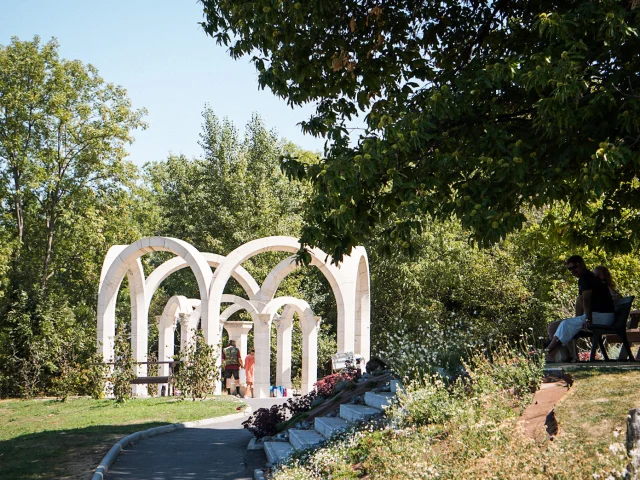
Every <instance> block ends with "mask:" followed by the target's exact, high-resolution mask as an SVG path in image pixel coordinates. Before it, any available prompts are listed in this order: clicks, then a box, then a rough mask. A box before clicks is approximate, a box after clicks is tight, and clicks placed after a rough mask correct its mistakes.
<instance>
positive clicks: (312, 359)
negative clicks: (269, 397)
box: [254, 296, 320, 395]
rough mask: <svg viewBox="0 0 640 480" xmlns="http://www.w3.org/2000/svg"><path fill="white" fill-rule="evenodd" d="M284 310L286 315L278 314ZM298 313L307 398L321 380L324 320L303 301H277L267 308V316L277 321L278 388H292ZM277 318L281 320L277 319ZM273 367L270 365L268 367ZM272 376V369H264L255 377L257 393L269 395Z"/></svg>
mask: <svg viewBox="0 0 640 480" xmlns="http://www.w3.org/2000/svg"><path fill="white" fill-rule="evenodd" d="M282 307H285V308H284V310H283V311H282V315H280V316H279V317H277V312H278V310H280V309H281V308H282ZM295 313H297V314H298V317H299V318H300V328H301V330H302V394H303V395H304V394H307V393H309V392H310V391H311V389H312V388H313V385H314V384H315V383H316V381H317V379H318V327H319V325H320V317H316V316H314V315H313V311H312V310H311V307H310V306H309V304H308V303H307V302H306V301H304V300H301V299H299V298H294V297H288V296H283V297H276V298H274V299H273V300H271V301H270V302H269V303H268V304H267V305H266V307H265V315H269V316H270V317H271V318H273V324H274V325H275V327H276V338H277V345H278V348H277V358H276V384H277V385H282V386H283V387H285V388H291V346H292V345H291V337H292V331H293V316H294V314H295ZM274 317H277V318H274ZM266 366H267V367H269V366H270V365H269V364H266ZM270 376H271V372H270V369H269V368H262V369H261V370H260V372H256V374H255V388H254V390H255V391H257V392H261V394H264V393H266V392H268V389H267V387H268V385H269V379H270Z"/></svg>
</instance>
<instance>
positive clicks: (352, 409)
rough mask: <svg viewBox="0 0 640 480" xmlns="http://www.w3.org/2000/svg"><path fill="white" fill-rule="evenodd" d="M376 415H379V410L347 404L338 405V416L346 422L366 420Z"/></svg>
mask: <svg viewBox="0 0 640 480" xmlns="http://www.w3.org/2000/svg"><path fill="white" fill-rule="evenodd" d="M378 413H380V409H378V408H373V407H368V406H366V405H351V404H347V403H343V404H342V405H340V416H341V417H342V418H344V419H345V420H346V421H347V422H358V421H362V420H368V419H369V418H371V417H373V416H374V415H377V414H378Z"/></svg>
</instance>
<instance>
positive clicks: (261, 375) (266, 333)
mask: <svg viewBox="0 0 640 480" xmlns="http://www.w3.org/2000/svg"><path fill="white" fill-rule="evenodd" d="M253 345H254V347H255V350H256V363H255V367H254V373H253V377H254V386H253V396H254V398H268V397H269V387H270V386H271V315H270V314H260V315H258V321H257V322H256V323H255V327H254V331H253Z"/></svg>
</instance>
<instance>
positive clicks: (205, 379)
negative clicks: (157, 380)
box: [173, 329, 220, 400]
mask: <svg viewBox="0 0 640 480" xmlns="http://www.w3.org/2000/svg"><path fill="white" fill-rule="evenodd" d="M173 358H175V359H176V360H178V361H180V365H179V366H178V371H177V372H176V374H175V375H174V378H173V381H174V384H175V387H176V388H177V389H178V390H179V391H180V395H181V396H182V397H191V399H192V400H198V399H199V400H203V399H205V398H207V395H210V394H212V393H213V392H214V390H215V387H216V382H217V381H218V378H219V377H220V373H219V371H218V369H217V368H216V359H217V358H216V351H215V349H214V347H212V346H211V345H209V344H207V342H206V341H205V339H204V334H203V333H202V330H200V329H198V330H196V331H195V332H194V335H193V340H192V341H191V342H189V344H188V345H187V346H186V348H184V349H181V350H180V353H178V355H175V356H174V357H173Z"/></svg>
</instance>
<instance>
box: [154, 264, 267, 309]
mask: <svg viewBox="0 0 640 480" xmlns="http://www.w3.org/2000/svg"><path fill="white" fill-rule="evenodd" d="M202 256H203V257H204V258H205V260H206V261H207V263H208V264H209V266H210V267H213V268H214V269H216V268H218V266H219V265H220V263H221V262H222V261H223V260H224V257H223V256H222V255H218V254H216V253H202ZM187 266H188V264H187V262H186V261H185V260H184V259H183V258H181V257H174V258H171V259H169V260H167V261H166V262H164V263H163V264H161V265H159V266H158V267H157V268H156V269H155V270H154V271H153V272H151V273H150V274H149V277H148V278H147V280H146V282H145V286H146V290H147V292H148V293H147V310H148V309H149V305H150V304H151V300H152V299H153V295H154V294H155V293H156V291H157V290H158V287H159V286H160V284H161V283H162V282H164V281H165V280H166V279H167V278H168V277H169V276H170V275H171V274H172V273H175V272H177V271H178V270H182V269H183V268H186V267H187ZM231 276H232V277H233V278H234V279H235V280H236V281H237V282H238V283H239V284H240V286H241V287H242V288H243V290H244V291H245V292H246V293H247V296H248V297H249V298H253V297H255V295H256V294H257V293H258V291H259V290H260V286H259V285H258V283H257V282H256V281H255V280H254V279H253V277H252V276H251V274H250V273H249V272H247V271H246V270H245V269H244V267H242V266H238V267H236V269H235V270H234V271H233V272H232V273H231Z"/></svg>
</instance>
